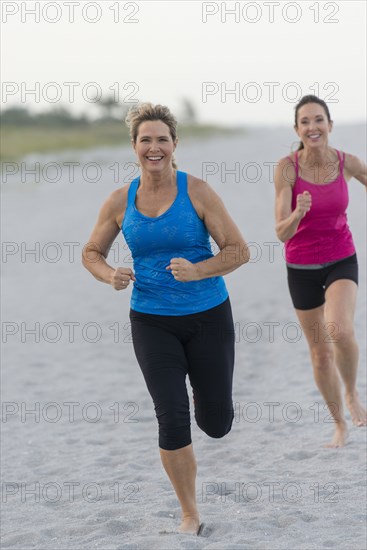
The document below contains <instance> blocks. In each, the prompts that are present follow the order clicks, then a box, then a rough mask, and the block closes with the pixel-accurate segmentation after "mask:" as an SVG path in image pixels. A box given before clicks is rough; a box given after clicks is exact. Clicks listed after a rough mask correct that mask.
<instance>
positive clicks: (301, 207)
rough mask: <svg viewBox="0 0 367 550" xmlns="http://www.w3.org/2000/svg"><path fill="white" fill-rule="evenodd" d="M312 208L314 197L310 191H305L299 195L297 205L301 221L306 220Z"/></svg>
mask: <svg viewBox="0 0 367 550" xmlns="http://www.w3.org/2000/svg"><path fill="white" fill-rule="evenodd" d="M311 206H312V197H311V193H309V191H303V193H300V194H299V195H297V205H296V208H295V210H296V213H297V214H298V216H299V218H300V219H302V218H304V217H305V215H306V214H307V212H309V211H310V210H311Z"/></svg>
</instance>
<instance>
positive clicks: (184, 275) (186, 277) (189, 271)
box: [166, 258, 199, 283]
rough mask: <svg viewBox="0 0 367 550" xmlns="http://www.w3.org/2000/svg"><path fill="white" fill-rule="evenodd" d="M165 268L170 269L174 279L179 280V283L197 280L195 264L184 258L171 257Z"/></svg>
mask: <svg viewBox="0 0 367 550" xmlns="http://www.w3.org/2000/svg"><path fill="white" fill-rule="evenodd" d="M166 269H170V270H171V271H172V275H173V276H174V278H175V279H176V281H180V283H187V282H189V281H198V280H199V279H198V273H197V268H196V266H195V264H192V263H191V262H189V261H188V260H185V258H171V262H170V264H169V265H168V266H167V267H166Z"/></svg>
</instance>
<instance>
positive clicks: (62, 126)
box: [0, 100, 238, 161]
mask: <svg viewBox="0 0 367 550" xmlns="http://www.w3.org/2000/svg"><path fill="white" fill-rule="evenodd" d="M185 101H186V103H185V102H184V116H183V117H182V119H183V121H182V123H179V127H178V130H179V137H180V138H185V137H198V138H203V137H209V136H212V135H216V134H222V135H223V134H233V133H235V132H236V131H237V132H238V130H234V129H231V128H225V127H221V126H218V125H208V124H206V125H202V124H198V123H197V122H196V115H195V112H194V110H193V108H192V107H191V106H190V104H189V102H188V101H187V100H185ZM101 108H104V113H103V116H102V117H100V118H99V119H97V120H89V119H88V118H87V117H86V116H85V115H84V116H81V117H75V116H73V115H71V113H69V111H67V110H66V109H64V108H59V109H54V110H52V111H49V112H45V113H39V114H31V113H30V112H29V111H28V110H27V109H24V108H9V109H7V110H5V111H3V114H2V117H1V118H2V125H1V134H0V146H1V147H0V159H1V160H3V161H4V160H15V159H17V158H21V157H22V156H24V155H27V154H29V153H47V152H51V151H63V150H68V149H73V150H77V149H89V148H92V147H97V146H100V145H106V146H107V145H115V146H118V145H120V144H124V143H125V144H126V143H129V140H130V138H129V133H128V129H127V127H126V126H125V125H124V124H123V122H122V121H123V119H124V114H125V113H124V112H121V113H120V117H121V118H120V117H119V118H116V116H112V112H111V105H110V104H109V103H108V102H105V103H103V104H102V105H101Z"/></svg>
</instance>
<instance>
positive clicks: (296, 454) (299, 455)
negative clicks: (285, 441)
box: [284, 451, 317, 460]
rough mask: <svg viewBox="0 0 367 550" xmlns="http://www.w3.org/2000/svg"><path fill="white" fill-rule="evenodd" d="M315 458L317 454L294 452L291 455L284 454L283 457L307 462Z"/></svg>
mask: <svg viewBox="0 0 367 550" xmlns="http://www.w3.org/2000/svg"><path fill="white" fill-rule="evenodd" d="M314 456H317V453H313V452H310V451H294V452H293V453H285V454H284V457H285V458H289V460H307V459H309V458H313V457H314Z"/></svg>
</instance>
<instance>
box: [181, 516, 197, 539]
mask: <svg viewBox="0 0 367 550" xmlns="http://www.w3.org/2000/svg"><path fill="white" fill-rule="evenodd" d="M199 527H200V520H199V516H184V517H183V518H182V522H181V525H180V527H179V528H178V532H179V533H187V534H188V535H197V534H198V531H199Z"/></svg>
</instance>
